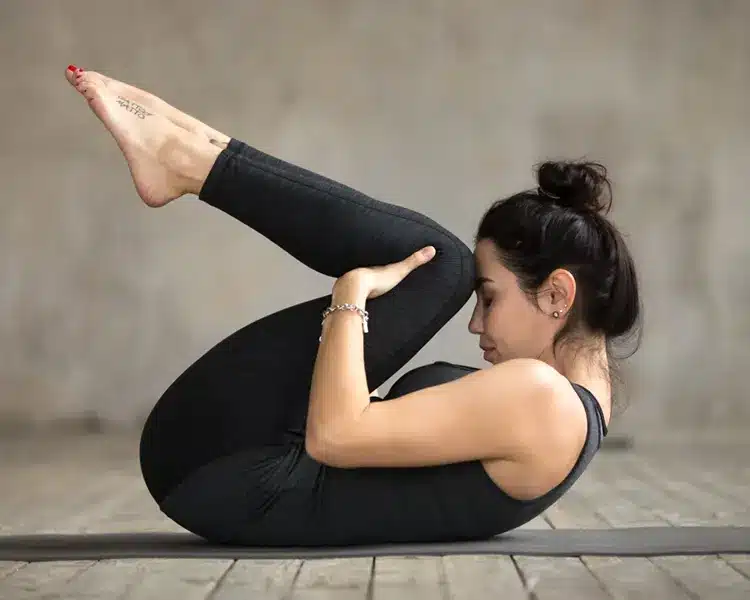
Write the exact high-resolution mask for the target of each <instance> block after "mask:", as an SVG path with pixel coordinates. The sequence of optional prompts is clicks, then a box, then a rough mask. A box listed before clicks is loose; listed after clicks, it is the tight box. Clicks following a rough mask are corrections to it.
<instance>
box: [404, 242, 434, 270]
mask: <svg viewBox="0 0 750 600" xmlns="http://www.w3.org/2000/svg"><path fill="white" fill-rule="evenodd" d="M434 256H435V247H434V246H425V247H424V248H422V249H421V250H418V251H417V252H415V253H414V254H412V255H411V256H410V257H409V262H411V263H412V265H413V266H414V267H418V266H420V265H423V264H424V263H426V262H428V261H430V260H432V258H433V257H434Z"/></svg>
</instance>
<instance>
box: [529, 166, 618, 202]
mask: <svg viewBox="0 0 750 600" xmlns="http://www.w3.org/2000/svg"><path fill="white" fill-rule="evenodd" d="M536 176H537V182H538V184H539V190H538V191H539V196H540V198H541V199H543V200H547V201H549V202H552V203H553V204H557V205H558V206H562V207H565V208H569V209H571V210H574V211H578V212H590V213H600V212H607V211H608V210H609V209H610V207H611V204H612V194H611V185H610V182H609V180H608V179H607V169H606V168H605V167H604V165H601V164H599V163H596V162H572V161H548V162H544V163H542V164H541V165H539V166H538V167H537V173H536ZM605 192H606V193H605Z"/></svg>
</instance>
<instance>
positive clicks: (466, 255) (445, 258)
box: [433, 232, 476, 305]
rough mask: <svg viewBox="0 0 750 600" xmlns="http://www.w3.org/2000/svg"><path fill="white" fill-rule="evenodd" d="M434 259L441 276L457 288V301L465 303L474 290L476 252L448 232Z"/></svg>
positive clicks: (440, 243)
mask: <svg viewBox="0 0 750 600" xmlns="http://www.w3.org/2000/svg"><path fill="white" fill-rule="evenodd" d="M433 245H434V246H435V248H436V250H437V253H436V256H435V258H434V259H433V261H434V262H435V269H436V270H437V271H438V273H439V275H438V276H439V277H440V278H441V279H442V280H443V281H445V282H446V283H450V284H452V286H453V287H454V288H455V295H456V299H457V301H458V302H459V303H460V304H461V305H463V304H464V303H465V302H466V301H467V300H468V299H469V297H470V296H471V294H472V293H473V292H474V283H475V281H476V266H475V261H474V253H473V251H472V250H471V248H469V247H468V246H467V245H466V244H465V243H464V242H462V241H461V240H460V239H459V238H457V237H456V236H455V235H453V234H451V233H449V232H448V233H446V234H445V235H444V236H442V237H441V239H440V240H439V242H438V243H436V244H433Z"/></svg>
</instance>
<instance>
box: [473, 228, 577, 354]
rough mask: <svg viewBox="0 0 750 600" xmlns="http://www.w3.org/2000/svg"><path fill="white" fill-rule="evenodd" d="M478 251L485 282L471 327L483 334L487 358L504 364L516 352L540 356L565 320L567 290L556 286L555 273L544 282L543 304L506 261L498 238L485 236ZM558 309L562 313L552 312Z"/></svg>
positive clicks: (481, 278)
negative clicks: (499, 251)
mask: <svg viewBox="0 0 750 600" xmlns="http://www.w3.org/2000/svg"><path fill="white" fill-rule="evenodd" d="M474 257H475V261H476V267H477V278H478V283H479V284H480V285H479V287H478V288H477V291H476V295H477V302H476V306H475V308H474V312H473V314H472V317H471V321H470V322H469V331H470V332H471V333H473V334H476V335H478V336H479V346H480V347H481V348H482V350H483V351H484V359H485V360H486V361H487V362H490V363H492V364H498V363H500V362H504V361H506V360H510V359H513V358H540V357H541V356H542V355H543V354H545V352H547V351H549V350H550V349H551V347H552V342H553V339H554V336H555V333H556V332H557V331H558V330H559V329H560V328H561V326H562V322H563V316H564V312H565V309H564V306H565V304H566V297H565V296H566V293H565V290H564V289H559V290H556V288H557V285H553V283H554V281H553V280H554V277H552V276H551V279H550V285H549V286H546V285H545V286H542V290H541V293H540V294H539V296H538V298H537V303H538V306H537V304H535V303H534V302H533V301H532V299H531V298H529V296H528V295H527V294H526V293H524V292H523V291H522V290H521V288H520V287H519V285H518V281H517V279H516V277H515V275H514V274H513V273H511V272H510V271H509V270H508V269H507V268H505V266H504V265H503V264H502V262H501V261H500V259H499V257H498V254H497V251H496V247H495V245H494V243H493V242H491V241H489V240H481V241H479V242H478V243H477V246H476V248H475V251H474ZM555 276H557V275H555ZM563 277H564V276H563ZM561 282H562V283H563V284H565V283H566V282H565V281H564V279H563V280H561ZM545 288H546V289H547V291H545ZM555 310H558V311H559V312H560V315H561V317H560V318H557V319H556V318H553V317H552V313H553V312H554V311H555Z"/></svg>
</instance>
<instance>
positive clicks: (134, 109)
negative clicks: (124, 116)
mask: <svg viewBox="0 0 750 600" xmlns="http://www.w3.org/2000/svg"><path fill="white" fill-rule="evenodd" d="M117 104H119V105H120V106H122V107H123V108H124V109H125V110H127V111H128V112H129V113H133V114H134V115H135V116H136V117H138V118H139V119H145V118H146V117H150V116H152V114H153V113H150V112H148V111H147V110H146V109H145V108H144V107H142V106H141V105H140V104H138V103H137V102H133V101H131V100H128V99H127V98H123V97H122V96H117Z"/></svg>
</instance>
